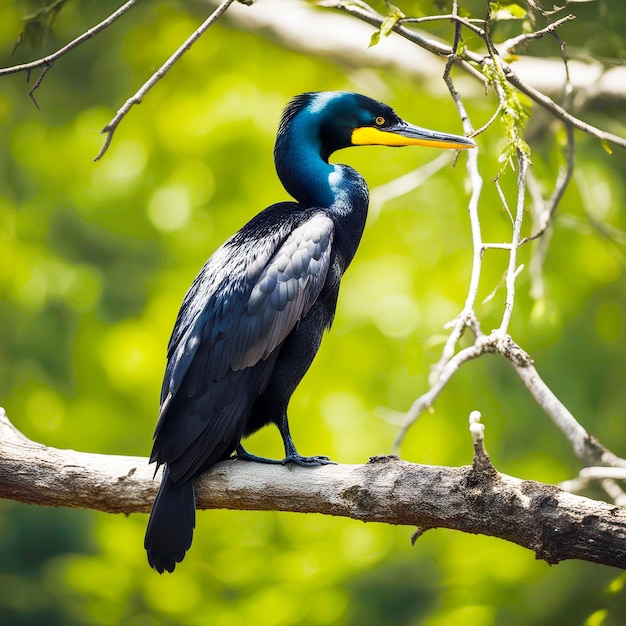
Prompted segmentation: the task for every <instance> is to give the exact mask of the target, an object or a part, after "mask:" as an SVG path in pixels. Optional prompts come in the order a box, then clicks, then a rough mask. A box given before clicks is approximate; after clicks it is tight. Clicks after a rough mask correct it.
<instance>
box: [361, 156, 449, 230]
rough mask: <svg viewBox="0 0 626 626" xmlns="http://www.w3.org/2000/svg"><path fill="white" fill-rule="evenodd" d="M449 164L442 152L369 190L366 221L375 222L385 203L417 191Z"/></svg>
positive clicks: (447, 157)
mask: <svg viewBox="0 0 626 626" xmlns="http://www.w3.org/2000/svg"><path fill="white" fill-rule="evenodd" d="M449 163H450V155H449V154H448V153H447V152H443V153H442V154H440V155H439V156H438V157H436V158H435V159H433V160H432V161H429V162H428V163H425V164H424V165H422V166H421V167H418V168H417V169H415V170H413V171H411V172H409V173H408V174H405V175H404V176H399V177H398V178H395V179H394V180H392V181H390V182H388V183H385V184H384V185H379V186H378V187H374V188H373V189H371V190H370V206H369V213H368V219H370V220H371V221H375V220H376V218H377V217H378V215H379V214H380V211H381V209H382V207H383V205H384V204H385V203H386V202H389V201H390V200H393V199H394V198H397V197H398V196H403V195H404V194H407V193H409V192H411V191H413V190H414V189H417V188H418V187H420V186H421V185H423V184H424V183H425V182H426V181H427V180H428V179H429V178H431V177H432V176H434V175H435V174H436V173H437V172H439V171H440V170H442V169H443V168H444V167H445V166H446V165H448V164H449Z"/></svg>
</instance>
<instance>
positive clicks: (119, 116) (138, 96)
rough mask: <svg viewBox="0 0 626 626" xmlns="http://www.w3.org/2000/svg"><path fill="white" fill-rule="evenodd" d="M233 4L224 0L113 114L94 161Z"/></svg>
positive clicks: (230, 0) (103, 130) (105, 128)
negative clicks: (131, 113)
mask: <svg viewBox="0 0 626 626" xmlns="http://www.w3.org/2000/svg"><path fill="white" fill-rule="evenodd" d="M233 2H235V0H224V2H222V3H221V4H220V5H219V6H218V7H217V8H216V9H215V11H213V13H211V15H210V16H209V17H208V18H207V19H206V20H205V21H204V22H203V23H202V25H201V26H200V27H199V28H198V29H197V30H196V31H194V33H193V34H192V35H191V36H190V37H188V38H187V40H186V41H185V42H184V43H183V44H182V45H181V46H180V47H179V48H178V49H177V50H176V52H174V54H172V56H170V58H169V59H168V60H167V61H165V63H164V64H163V65H162V66H161V67H160V68H159V69H158V70H157V71H156V72H154V74H153V75H152V76H151V77H150V78H149V79H148V80H147V81H146V82H145V83H144V84H143V85H142V86H141V87H140V89H139V90H138V91H137V92H136V93H135V94H134V95H133V96H131V97H130V98H128V100H126V102H125V103H124V104H123V105H122V107H121V108H120V109H119V110H118V112H117V113H116V114H115V117H113V119H112V120H111V121H110V122H109V123H108V124H107V125H106V126H105V127H104V128H103V129H102V133H103V134H105V135H106V138H105V141H104V145H103V146H102V148H101V149H100V152H98V154H97V155H96V158H95V159H94V161H99V160H100V159H101V158H102V157H103V156H104V153H105V152H106V151H107V150H108V148H109V146H110V145H111V141H112V139H113V133H115V131H116V130H117V127H118V126H119V124H120V122H121V121H122V120H123V119H124V117H125V116H126V114H127V113H128V112H129V111H130V109H131V108H132V107H133V106H134V105H136V104H141V101H142V100H143V98H144V97H145V95H146V94H147V93H148V92H149V91H150V89H152V87H154V85H156V83H158V82H159V81H160V80H161V79H162V78H163V77H164V76H165V74H167V72H168V71H169V70H170V69H171V68H172V66H173V65H174V64H175V63H176V62H177V61H178V60H179V59H180V58H181V57H182V56H183V54H185V52H187V51H188V50H189V49H190V48H191V46H192V45H193V44H194V43H195V42H196V41H198V39H200V37H202V35H203V34H204V33H205V32H206V31H207V30H208V29H209V28H210V27H211V26H212V25H213V24H214V23H215V21H216V20H217V19H218V18H219V17H220V16H221V15H222V14H223V13H224V11H226V9H228V7H229V6H230V5H231V4H232V3H233Z"/></svg>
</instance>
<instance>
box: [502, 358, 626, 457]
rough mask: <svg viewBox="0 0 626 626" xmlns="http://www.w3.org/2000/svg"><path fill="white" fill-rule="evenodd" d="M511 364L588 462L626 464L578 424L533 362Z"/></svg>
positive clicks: (537, 400) (576, 451) (539, 403)
mask: <svg viewBox="0 0 626 626" xmlns="http://www.w3.org/2000/svg"><path fill="white" fill-rule="evenodd" d="M511 364H512V365H513V367H514V368H515V371H516V372H517V374H518V376H519V377H520V378H521V379H522V382H523V383H524V384H525V385H526V388H527V389H528V391H530V393H531V395H532V396H533V398H534V399H535V401H536V402H537V404H538V405H539V406H540V407H541V408H542V409H543V410H544V411H545V412H546V413H547V415H548V416H549V417H550V418H551V419H552V421H553V422H554V424H555V425H556V426H557V427H558V428H559V429H560V430H561V432H562V433H563V434H564V435H565V437H566V438H567V440H568V441H569V442H570V445H571V446H572V449H573V450H574V453H575V454H576V456H577V457H578V458H579V459H580V460H581V461H583V463H584V464H585V465H607V466H612V467H626V460H625V459H622V458H620V457H618V456H617V455H615V454H613V453H612V452H611V451H610V450H608V449H607V448H605V447H604V446H603V445H602V444H601V443H600V442H599V441H598V440H597V439H596V438H595V437H593V436H592V435H590V434H589V433H588V432H587V431H586V430H585V429H584V428H583V427H582V426H581V425H580V424H579V423H578V421H577V420H576V418H575V417H574V416H573V415H572V413H571V412H570V411H569V410H568V409H567V407H566V406H565V405H564V404H563V403H562V402H561V401H560V400H559V399H558V398H557V397H556V395H555V394H554V392H553V391H552V390H551V389H550V388H549V387H548V385H546V383H545V382H544V381H543V380H542V379H541V377H540V376H539V374H538V373H537V370H536V369H535V368H534V366H533V365H532V363H520V362H516V361H514V360H511Z"/></svg>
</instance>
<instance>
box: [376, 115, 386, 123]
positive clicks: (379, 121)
mask: <svg viewBox="0 0 626 626" xmlns="http://www.w3.org/2000/svg"><path fill="white" fill-rule="evenodd" d="M374 121H375V122H376V126H382V125H383V124H384V123H385V118H384V117H382V116H381V115H379V116H378V117H377V118H376V119H375V120H374Z"/></svg>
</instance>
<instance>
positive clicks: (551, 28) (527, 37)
mask: <svg viewBox="0 0 626 626" xmlns="http://www.w3.org/2000/svg"><path fill="white" fill-rule="evenodd" d="M575 19H576V16H575V15H571V14H570V15H566V16H565V17H562V18H561V19H559V20H557V21H556V22H553V23H552V24H548V26H546V27H545V28H542V29H541V30H535V31H533V32H531V33H523V34H521V35H518V36H517V37H511V39H507V40H506V41H504V42H503V43H501V44H500V45H498V48H499V49H500V50H505V51H506V52H509V53H510V52H513V51H514V50H515V48H517V47H518V46H520V45H523V44H526V43H528V42H529V41H531V40H533V39H542V38H543V37H545V36H546V35H554V34H555V32H556V29H557V28H558V27H559V26H562V25H563V24H565V22H570V21H571V20H575Z"/></svg>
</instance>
